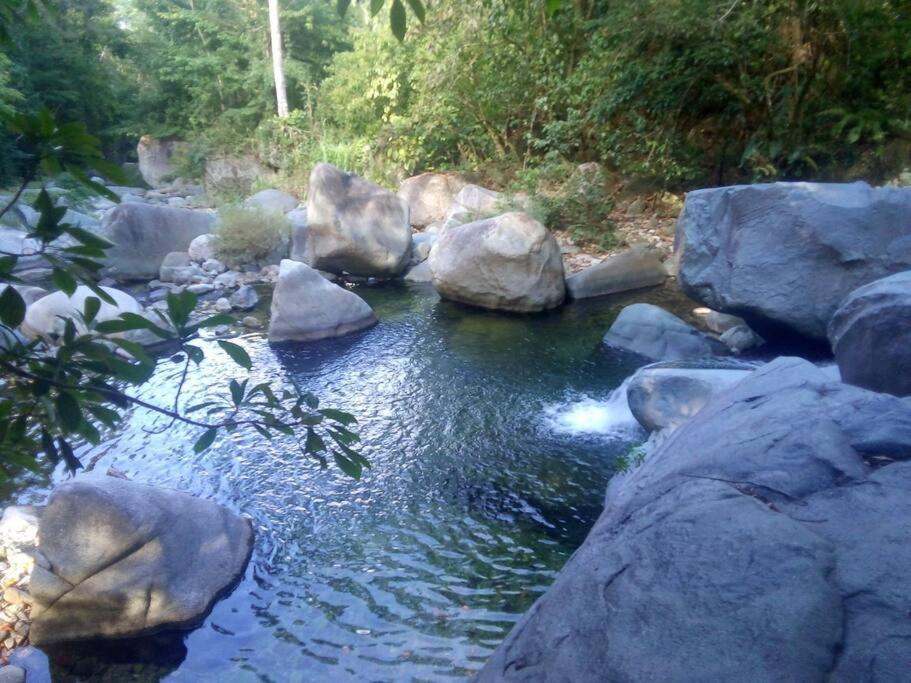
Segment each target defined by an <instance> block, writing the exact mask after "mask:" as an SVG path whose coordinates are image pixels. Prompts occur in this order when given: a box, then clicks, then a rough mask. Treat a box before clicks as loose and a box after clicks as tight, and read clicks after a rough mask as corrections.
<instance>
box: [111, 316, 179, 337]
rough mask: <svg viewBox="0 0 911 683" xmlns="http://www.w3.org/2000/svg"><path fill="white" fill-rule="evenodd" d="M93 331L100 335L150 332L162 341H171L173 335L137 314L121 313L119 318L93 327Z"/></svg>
mask: <svg viewBox="0 0 911 683" xmlns="http://www.w3.org/2000/svg"><path fill="white" fill-rule="evenodd" d="M95 330H96V331H97V332H100V333H101V334H118V333H120V332H130V331H132V330H150V331H151V332H154V333H155V334H156V335H158V336H159V337H161V338H162V339H171V338H173V336H174V335H173V334H172V333H171V332H169V331H168V330H165V329H162V328H161V327H159V326H158V325H156V324H155V323H153V322H152V321H151V320H149V319H148V318H145V317H143V316H141V315H139V314H138V313H121V314H120V317H119V318H115V319H114V320H104V321H102V322H100V323H98V324H97V325H95Z"/></svg>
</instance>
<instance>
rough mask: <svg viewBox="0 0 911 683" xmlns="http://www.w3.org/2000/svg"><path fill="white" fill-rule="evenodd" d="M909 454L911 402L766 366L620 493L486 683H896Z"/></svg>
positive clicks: (903, 626) (904, 654) (811, 373)
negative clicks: (866, 682) (873, 465)
mask: <svg viewBox="0 0 911 683" xmlns="http://www.w3.org/2000/svg"><path fill="white" fill-rule="evenodd" d="M909 454H911V405H909V404H908V403H907V402H906V401H904V400H902V399H898V398H896V397H893V396H888V395H885V394H876V393H873V392H869V391H865V390H863V389H859V388H857V387H852V386H849V385H846V384H842V383H840V382H837V381H833V380H831V379H829V377H828V376H827V375H826V373H823V372H820V371H819V370H818V369H816V368H815V367H813V366H812V365H810V364H809V363H807V362H805V361H802V360H799V359H791V358H781V359H778V360H776V361H774V362H772V363H769V364H768V365H766V366H764V367H763V368H760V369H758V370H756V371H755V372H754V373H753V374H751V375H750V376H749V377H747V378H745V379H744V380H742V381H741V382H740V383H739V384H737V385H736V386H735V387H732V388H731V389H729V390H728V391H726V392H723V393H722V394H719V395H718V396H717V397H716V398H714V399H713V400H711V401H710V402H709V403H708V405H706V406H705V407H704V408H703V409H702V410H701V411H700V412H699V413H698V414H697V415H696V416H695V417H693V418H692V419H691V420H689V421H687V422H686V423H685V424H683V425H682V426H680V427H679V428H678V429H677V431H676V432H674V434H672V435H671V436H670V437H669V438H668V439H667V440H666V441H665V442H664V443H663V444H662V445H661V446H660V447H659V448H658V449H657V450H655V451H654V452H652V453H650V454H649V455H648V456H647V457H646V458H645V461H644V462H643V464H641V465H640V466H639V467H637V468H636V469H634V470H633V471H632V472H630V473H629V474H627V475H624V476H617V477H615V478H614V479H612V480H611V482H610V485H609V487H608V491H607V498H606V501H605V509H604V512H603V513H602V515H601V517H600V519H599V520H598V522H597V523H596V524H595V527H594V528H593V529H592V531H591V533H590V534H589V535H588V538H587V539H586V541H585V543H584V544H583V545H582V547H581V548H579V550H577V551H576V553H575V554H574V555H573V557H572V558H571V559H570V560H569V562H568V563H567V564H566V566H565V567H564V568H563V570H562V571H561V572H560V574H559V575H558V577H557V579H556V581H555V582H554V583H553V585H552V586H551V587H550V588H549V589H548V591H547V592H546V593H545V594H544V596H543V597H542V598H540V599H539V600H538V601H537V602H536V603H535V604H534V605H533V606H532V608H531V609H530V610H529V611H528V612H527V613H526V614H525V616H524V617H523V618H522V619H521V620H520V621H519V623H518V624H516V626H515V627H514V628H513V630H512V632H511V633H510V635H509V636H508V637H507V638H506V640H505V641H504V642H503V643H502V644H501V645H500V646H499V647H498V648H497V650H496V651H495V652H494V654H493V655H492V656H491V658H490V659H489V660H488V662H487V664H486V666H485V667H484V669H483V670H482V671H481V673H480V674H479V676H478V680H479V681H480V682H482V683H487V682H488V681H498V682H499V681H541V682H548V681H573V682H574V683H587V682H589V681H591V682H595V681H598V682H600V681H680V680H691V681H734V680H743V678H744V672H749V674H748V678H749V680H750V681H756V682H764V681H769V682H772V681H823V680H839V681H842V680H843V681H858V680H882V681H891V680H901V679H903V678H904V671H905V669H904V667H905V666H906V663H907V662H908V661H911V638H908V637H906V636H907V635H908V634H909V627H908V621H907V611H908V608H909V605H911V579H909V576H908V572H907V567H908V566H909V563H911V545H909V544H908V543H907V538H908V536H909V534H911V462H893V461H891V460H890V458H893V459H903V458H907V457H908V456H909ZM871 458H882V459H883V460H880V461H879V462H886V463H891V464H886V465H885V466H883V467H879V469H875V468H871V467H870V466H869V465H868V462H867V461H868V460H869V459H871Z"/></svg>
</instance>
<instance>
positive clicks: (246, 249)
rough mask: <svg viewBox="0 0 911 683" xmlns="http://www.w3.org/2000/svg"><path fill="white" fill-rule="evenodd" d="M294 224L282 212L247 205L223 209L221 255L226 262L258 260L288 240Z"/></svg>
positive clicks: (221, 214) (218, 233)
mask: <svg viewBox="0 0 911 683" xmlns="http://www.w3.org/2000/svg"><path fill="white" fill-rule="evenodd" d="M290 230H291V224H290V222H289V221H288V219H287V218H286V217H285V215H284V214H282V213H276V212H269V211H263V210H262V209H258V208H253V207H243V206H225V207H222V208H221V209H220V210H219V223H218V227H217V228H216V230H215V234H216V235H217V236H218V242H217V246H216V248H217V250H218V257H219V258H220V259H221V260H222V261H224V262H225V263H234V264H247V263H254V264H255V263H258V262H260V261H262V260H264V259H265V258H266V257H267V256H269V254H271V253H273V252H275V251H277V250H278V249H279V247H281V246H282V245H283V244H287V243H288V239H289V235H290Z"/></svg>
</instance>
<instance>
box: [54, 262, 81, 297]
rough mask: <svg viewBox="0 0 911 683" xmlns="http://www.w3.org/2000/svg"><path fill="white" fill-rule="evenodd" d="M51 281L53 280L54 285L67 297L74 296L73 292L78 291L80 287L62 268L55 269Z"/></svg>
mask: <svg viewBox="0 0 911 683" xmlns="http://www.w3.org/2000/svg"><path fill="white" fill-rule="evenodd" d="M51 280H53V281H54V284H55V285H57V287H58V288H59V289H61V290H62V291H63V292H64V294H66V295H67V296H73V292H75V291H76V287H77V286H78V285H77V283H76V279H75V278H74V277H73V276H72V275H70V274H69V273H68V272H66V271H65V270H63V269H61V268H54V272H53V273H51Z"/></svg>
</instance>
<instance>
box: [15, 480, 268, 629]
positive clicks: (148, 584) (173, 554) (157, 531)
mask: <svg viewBox="0 0 911 683" xmlns="http://www.w3.org/2000/svg"><path fill="white" fill-rule="evenodd" d="M38 535H39V546H38V548H39V550H40V552H41V554H42V555H43V557H44V558H45V559H46V562H42V563H41V564H40V565H38V564H36V566H35V568H34V569H33V570H32V577H31V583H30V591H31V594H32V598H33V600H34V603H35V604H34V607H33V610H32V625H31V632H30V638H31V642H32V643H34V644H39V645H40V644H47V643H55V642H66V641H74V640H84V639H93V638H126V637H133V636H139V635H144V634H148V633H153V632H155V631H158V630H162V629H165V628H185V627H191V626H195V625H196V624H197V623H198V622H199V621H201V620H202V619H203V618H204V617H205V615H206V614H207V613H208V611H209V609H210V608H211V606H212V605H213V604H214V602H215V601H216V600H217V599H218V598H219V597H221V595H222V594H223V593H224V592H225V591H226V590H227V589H229V588H230V587H231V585H232V584H233V583H234V582H235V581H236V580H237V579H238V578H239V577H240V575H241V574H242V573H243V571H244V568H245V567H246V564H247V561H248V560H249V558H250V553H251V550H252V547H253V529H252V526H251V524H250V521H249V520H247V519H243V518H241V517H239V516H237V515H235V514H234V513H233V512H231V511H229V510H227V509H226V508H223V507H221V506H220V505H217V504H215V503H213V502H211V501H207V500H202V499H199V498H195V497H193V496H191V495H189V494H186V493H182V492H179V491H175V490H171V489H162V488H155V487H151V486H145V485H142V484H137V483H134V482H130V481H125V480H122V479H116V478H113V477H99V478H97V479H79V480H76V481H74V482H71V483H68V484H65V485H63V486H61V487H59V488H58V489H56V490H55V492H54V493H53V494H52V495H51V497H50V500H49V501H48V505H47V507H46V508H45V510H44V512H43V514H42V515H41V522H40V527H39V531H38Z"/></svg>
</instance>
